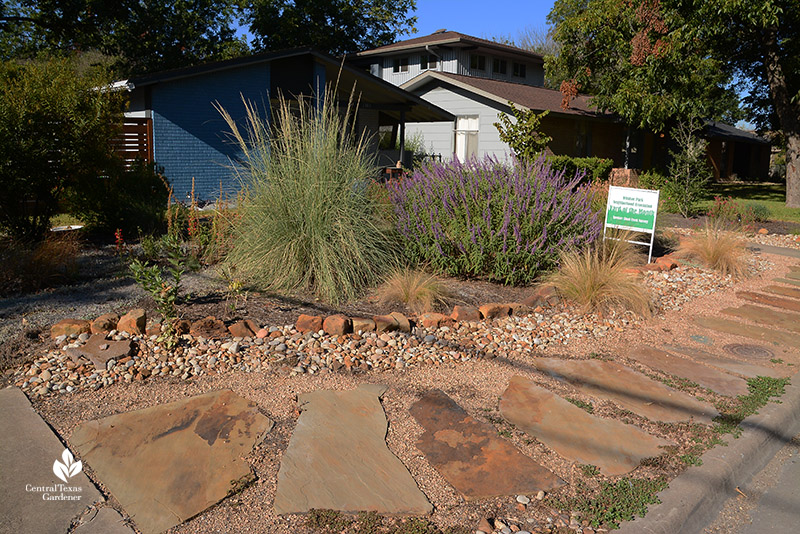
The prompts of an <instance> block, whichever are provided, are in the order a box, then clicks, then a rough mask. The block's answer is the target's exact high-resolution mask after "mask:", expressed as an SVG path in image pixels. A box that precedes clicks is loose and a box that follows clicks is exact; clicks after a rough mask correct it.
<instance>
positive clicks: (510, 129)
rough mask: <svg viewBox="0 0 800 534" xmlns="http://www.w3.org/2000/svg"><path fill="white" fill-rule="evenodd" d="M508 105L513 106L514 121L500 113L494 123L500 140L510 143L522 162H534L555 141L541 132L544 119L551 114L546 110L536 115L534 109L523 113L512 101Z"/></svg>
mask: <svg viewBox="0 0 800 534" xmlns="http://www.w3.org/2000/svg"><path fill="white" fill-rule="evenodd" d="M508 105H509V106H511V113H512V114H513V115H514V121H513V122H512V121H511V119H510V118H509V116H508V115H507V114H505V113H500V114H498V115H497V119H498V122H496V123H494V126H495V128H497V131H498V133H499V134H500V140H501V141H503V142H504V143H508V146H509V147H511V150H512V151H513V152H514V155H515V156H516V157H517V158H519V159H520V160H523V161H533V160H534V159H536V158H537V157H538V156H539V155H540V154H541V153H542V152H543V151H544V149H545V148H547V144H548V143H549V142H550V141H552V140H553V138H552V137H549V136H547V135H545V134H544V133H542V131H541V122H542V119H543V118H545V117H546V116H547V114H548V113H550V112H549V111H548V110H544V111H543V112H542V113H536V112H535V111H533V110H532V109H529V110H527V111H523V110H521V109H517V108H516V107H515V106H514V103H513V102H511V101H509V102H508Z"/></svg>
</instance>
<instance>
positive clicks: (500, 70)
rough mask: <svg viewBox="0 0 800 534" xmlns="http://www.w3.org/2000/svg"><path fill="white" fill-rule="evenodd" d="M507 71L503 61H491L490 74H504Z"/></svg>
mask: <svg viewBox="0 0 800 534" xmlns="http://www.w3.org/2000/svg"><path fill="white" fill-rule="evenodd" d="M506 70H508V64H507V63H506V60H505V59H497V58H494V59H493V60H492V72H493V73H494V74H505V73H506Z"/></svg>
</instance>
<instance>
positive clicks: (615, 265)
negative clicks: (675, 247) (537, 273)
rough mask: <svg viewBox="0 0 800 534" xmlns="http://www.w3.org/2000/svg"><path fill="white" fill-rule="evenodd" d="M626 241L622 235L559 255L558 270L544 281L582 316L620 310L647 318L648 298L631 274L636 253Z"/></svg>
mask: <svg viewBox="0 0 800 534" xmlns="http://www.w3.org/2000/svg"><path fill="white" fill-rule="evenodd" d="M626 239H629V237H627V236H625V235H622V236H621V237H620V238H619V239H614V240H612V239H609V240H606V241H605V242H603V241H599V242H598V243H597V244H596V245H595V246H591V247H586V248H585V249H583V250H572V251H567V252H564V253H562V254H561V258H560V265H559V268H558V270H557V271H555V272H553V273H552V274H551V275H549V276H548V277H547V282H548V283H550V284H552V285H553V286H555V288H556V291H558V293H559V294H560V295H561V296H562V297H564V298H565V299H567V300H570V301H572V302H574V303H576V304H578V305H579V306H580V307H581V308H582V309H583V311H584V312H591V311H602V310H613V309H618V308H621V309H624V310H630V311H632V312H634V313H637V314H639V315H641V316H643V317H647V316H649V315H650V313H651V308H650V295H649V294H648V292H647V289H646V288H645V287H644V286H643V285H642V283H641V282H640V281H639V279H638V276H637V275H636V274H634V273H633V269H634V267H635V266H636V264H637V257H636V252H635V251H634V250H633V247H632V246H631V245H630V244H629V243H627V242H626V241H624V240H626Z"/></svg>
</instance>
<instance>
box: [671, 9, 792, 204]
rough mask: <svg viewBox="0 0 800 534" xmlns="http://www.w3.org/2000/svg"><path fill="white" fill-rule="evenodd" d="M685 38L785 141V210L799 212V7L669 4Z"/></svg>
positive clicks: (765, 126) (759, 121) (757, 117)
mask: <svg viewBox="0 0 800 534" xmlns="http://www.w3.org/2000/svg"><path fill="white" fill-rule="evenodd" d="M669 4H670V6H671V7H672V8H674V9H675V10H676V11H677V12H679V13H680V14H681V16H682V17H683V18H684V20H685V24H684V26H683V27H682V28H681V31H682V32H683V34H684V35H685V38H686V39H691V40H693V41H694V42H697V43H698V44H699V45H700V46H702V48H703V50H704V51H706V53H708V54H709V56H711V57H712V58H714V59H715V60H716V61H717V62H719V63H720V65H721V66H722V67H723V68H724V69H725V71H727V72H729V73H731V74H732V75H734V76H735V77H736V78H737V79H738V80H740V81H741V82H742V83H743V85H745V86H746V87H748V88H749V89H750V93H749V95H748V97H747V98H745V108H746V110H747V112H748V113H749V116H750V118H751V120H753V121H754V122H755V123H756V124H757V125H759V126H760V127H761V128H762V129H764V130H767V129H771V130H780V131H781V132H782V133H783V137H784V139H785V141H786V205H787V206H788V207H791V208H800V6H798V3H797V0H748V1H744V0H706V1H705V2H692V1H689V0H671V1H670V2H669Z"/></svg>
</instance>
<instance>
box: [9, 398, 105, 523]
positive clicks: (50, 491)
mask: <svg viewBox="0 0 800 534" xmlns="http://www.w3.org/2000/svg"><path fill="white" fill-rule="evenodd" d="M0 414H2V418H3V429H2V431H1V432H0V458H2V462H3V463H2V467H0V506H2V508H0V511H1V512H2V513H0V532H7V533H9V534H11V533H14V534H25V533H28V532H30V533H34V532H35V533H39V534H50V533H53V534H56V533H58V534H63V533H64V532H66V531H67V530H68V529H69V526H70V523H71V522H72V520H73V519H75V518H77V517H78V516H79V515H80V514H81V513H82V512H83V511H84V510H86V509H87V508H88V507H89V506H91V505H92V504H93V503H95V502H100V501H103V500H104V499H103V497H102V495H100V492H99V491H97V488H95V487H94V484H92V482H91V481H90V480H89V479H88V477H87V476H86V475H85V474H84V473H83V472H77V473H76V474H74V475H73V476H71V477H68V479H67V481H66V482H65V481H64V480H61V479H59V478H58V477H57V476H56V475H55V473H54V472H53V464H54V462H56V461H60V460H62V457H63V453H64V444H63V443H61V441H60V440H59V439H58V437H57V436H56V435H55V434H54V433H53V431H52V430H51V429H50V427H49V426H48V425H47V423H45V422H44V420H42V418H41V417H39V414H37V413H36V412H35V411H34V410H33V407H32V406H31V403H30V402H29V401H28V398H27V397H26V396H25V394H24V393H23V392H22V391H21V390H19V389H15V388H8V389H3V390H0ZM58 485H61V486H67V487H69V488H75V489H73V490H71V491H69V490H67V491H64V490H63V489H60V488H59V486H58ZM62 496H64V497H66V499H64V500H62V499H61V497H62ZM76 497H77V499H75V498H76ZM51 498H52V499H53V500H50V499H51ZM55 499H58V500H55ZM73 499H75V500H73Z"/></svg>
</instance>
